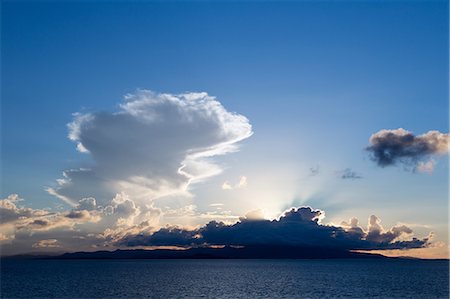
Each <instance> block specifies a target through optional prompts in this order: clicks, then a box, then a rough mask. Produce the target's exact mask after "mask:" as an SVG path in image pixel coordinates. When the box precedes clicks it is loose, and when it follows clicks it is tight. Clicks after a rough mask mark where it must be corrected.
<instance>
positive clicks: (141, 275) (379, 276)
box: [0, 259, 449, 299]
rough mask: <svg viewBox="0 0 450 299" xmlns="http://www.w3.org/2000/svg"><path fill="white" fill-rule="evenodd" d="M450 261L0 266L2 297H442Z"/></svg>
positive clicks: (5, 262)
mask: <svg viewBox="0 0 450 299" xmlns="http://www.w3.org/2000/svg"><path fill="white" fill-rule="evenodd" d="M448 267H449V263H448V261H424V260H390V259H389V260H388V259H386V260H2V261H1V280H0V283H1V297H2V298H420V299H427V298H428V299H431V298H448V297H449V296H448V292H449V268H448Z"/></svg>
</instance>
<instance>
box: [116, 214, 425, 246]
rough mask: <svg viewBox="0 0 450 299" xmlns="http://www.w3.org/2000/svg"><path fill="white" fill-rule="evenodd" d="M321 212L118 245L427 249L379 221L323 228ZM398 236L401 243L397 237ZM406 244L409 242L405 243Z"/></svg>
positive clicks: (215, 225)
mask: <svg viewBox="0 0 450 299" xmlns="http://www.w3.org/2000/svg"><path fill="white" fill-rule="evenodd" d="M323 217H324V212H323V211H320V210H313V209H311V208H310V207H300V208H293V209H291V210H289V211H287V212H285V213H284V214H283V215H282V216H281V217H280V219H279V220H265V219H245V218H243V219H241V220H240V221H239V222H237V223H235V224H232V225H228V224H225V223H223V222H217V221H211V222H209V223H208V224H206V225H205V226H203V227H200V228H199V229H196V230H185V229H181V228H162V229H160V230H159V231H157V232H155V233H153V234H149V235H145V234H138V235H127V236H125V237H124V238H122V239H121V240H119V241H118V244H117V245H119V246H183V247H190V246H201V245H229V246H254V245H258V246H279V245H280V246H297V247H321V248H335V249H340V250H374V249H408V248H421V247H426V246H427V245H428V241H429V240H428V238H424V239H417V238H411V233H412V231H411V229H409V228H408V227H406V226H396V227H393V228H391V229H390V230H387V231H385V230H384V229H383V228H382V227H381V224H380V220H379V219H378V218H377V217H375V216H372V217H371V218H370V222H369V227H368V230H367V231H365V230H364V229H362V228H361V227H359V226H358V222H357V220H356V219H352V221H351V223H350V224H347V223H343V225H342V226H333V225H323V224H321V223H320V219H321V218H323ZM400 237H401V238H400ZM407 239H409V240H407Z"/></svg>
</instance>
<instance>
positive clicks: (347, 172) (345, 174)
mask: <svg viewBox="0 0 450 299" xmlns="http://www.w3.org/2000/svg"><path fill="white" fill-rule="evenodd" d="M336 174H337V176H338V177H339V178H341V179H343V180H348V179H350V180H356V179H362V178H363V176H362V175H361V174H359V173H357V172H355V171H353V170H352V169H351V168H346V169H344V170H340V171H337V172H336Z"/></svg>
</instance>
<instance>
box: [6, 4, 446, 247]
mask: <svg viewBox="0 0 450 299" xmlns="http://www.w3.org/2000/svg"><path fill="white" fill-rule="evenodd" d="M448 23H449V19H448V3H447V2H446V1H377V2H375V1H367V2H366V1H335V2H328V1H319V2H312V1H298V2H295V1H288V2H281V3H280V2H250V1H249V2H245V1H244V2H215V1H212V2H203V1H192V2H190V1H186V2H162V1H161V2H160V1H154V2H120V1H114V2H102V1H96V2H64V3H58V2H41V1H35V2H22V1H20V2H18V1H17V2H16V1H3V2H2V20H1V31H2V33H1V42H2V48H1V51H2V58H1V60H2V69H1V71H2V73H1V80H2V84H1V85H2V90H1V119H2V120H1V129H2V134H1V135H2V140H1V146H2V153H1V154H2V166H1V168H2V169H1V170H2V179H1V198H7V197H8V196H9V195H10V194H18V195H19V196H20V198H23V199H24V200H23V201H15V202H16V205H17V206H25V207H27V208H30V209H34V210H39V211H41V210H42V211H50V212H51V213H64V211H68V210H70V209H71V208H72V207H71V206H70V205H68V204H67V201H64V200H61V199H60V198H61V197H62V196H61V194H64V195H63V196H66V195H67V194H74V193H71V192H76V190H75V191H73V190H65V189H64V188H65V187H61V186H58V182H57V179H61V178H62V177H63V175H62V173H63V171H65V170H68V169H79V168H83V169H84V168H89V167H92V165H96V163H97V164H101V163H103V162H99V161H98V160H97V161H95V159H92V157H91V156H90V155H89V153H83V152H80V151H77V148H76V147H77V144H76V142H73V141H74V140H70V139H69V138H68V132H69V129H70V128H68V126H67V125H68V124H69V123H73V122H74V120H76V119H77V117H79V116H80V115H89V114H91V115H97V116H98V117H99V118H100V116H101V115H110V116H111V117H112V115H114V112H117V111H121V109H123V105H125V104H124V103H130V102H126V101H125V102H124V100H123V98H124V97H125V96H126V95H128V96H129V97H132V98H133V99H134V98H136V99H137V100H136V101H142V99H144V100H145V99H147V97H152V96H154V97H155V98H158V97H159V96H158V94H159V93H166V94H170V95H180V94H191V93H193V92H206V93H207V94H208V95H209V96H211V97H215V99H216V100H217V101H218V102H220V104H221V105H222V106H223V107H224V109H225V112H227V113H228V112H235V113H237V114H239V115H242V116H245V118H246V119H248V123H249V124H250V125H251V131H252V132H253V134H252V135H251V136H250V133H249V131H248V130H247V131H246V130H245V128H241V127H239V128H238V129H236V130H238V131H237V132H233V134H234V135H233V134H231V133H230V134H231V135H226V134H225V135H226V136H225V137H224V139H223V140H222V139H220V140H219V141H217V143H219V142H222V141H225V142H227V141H229V140H231V139H233V138H235V137H236V138H238V139H241V140H240V141H239V142H236V144H235V145H236V146H238V149H234V150H233V151H231V150H228V149H227V148H220V149H219V151H221V155H217V156H214V157H212V158H211V160H213V162H214V165H215V166H213V165H209V164H207V163H205V164H204V165H197V164H196V165H195V166H193V167H194V168H195V171H197V172H198V173H200V175H199V176H201V175H204V176H205V177H204V178H202V179H198V180H197V181H194V182H192V183H190V184H188V189H187V190H184V191H188V192H186V193H185V194H182V193H183V192H181V193H176V194H171V195H169V196H160V195H155V196H154V198H152V199H151V200H149V201H148V202H147V203H145V204H148V205H151V208H152V209H159V212H158V213H160V214H159V218H158V219H159V220H155V221H153V222H152V227H157V226H161V225H166V224H170V225H180V226H183V227H190V228H192V227H195V226H198V225H202V224H205V223H206V222H207V221H209V220H212V219H218V220H226V221H230V222H232V221H233V219H234V221H236V220H238V217H240V216H243V215H245V214H246V213H248V212H249V211H255V210H260V211H259V212H261V213H262V214H263V215H264V216H265V217H266V218H270V219H274V218H276V217H278V216H279V215H280V214H281V213H282V212H283V211H285V210H286V209H289V208H290V207H294V206H295V207H299V206H310V207H312V208H314V209H320V210H323V211H325V213H326V218H324V219H323V220H322V223H333V224H335V225H339V224H340V223H341V221H348V220H349V219H350V218H352V217H356V218H358V219H359V221H360V222H359V223H360V225H361V226H363V227H366V225H367V219H368V218H369V216H370V215H372V214H374V215H377V216H378V217H379V218H381V221H382V224H383V226H384V227H385V228H389V227H393V226H395V225H399V224H402V225H406V226H408V227H410V228H411V229H412V230H413V231H414V232H415V235H416V236H418V237H420V238H424V237H426V236H427V235H428V234H429V233H430V232H433V233H434V239H435V242H437V244H440V245H439V246H440V247H439V248H438V249H436V248H433V249H431V250H434V251H433V253H435V254H436V256H443V255H444V254H445V253H442V252H444V251H445V248H446V247H447V246H448V245H447V243H448V242H447V235H448V224H447V222H448V217H447V212H448V202H447V200H448V157H447V156H446V155H437V156H433V157H432V159H433V160H432V161H434V162H433V163H435V164H434V167H433V170H432V171H431V170H430V169H425V171H419V170H418V169H410V167H409V166H410V165H407V166H403V165H402V163H397V164H396V165H390V166H387V167H380V166H379V165H377V163H375V162H374V161H373V160H372V159H371V157H370V155H369V153H368V151H367V150H366V147H367V146H369V145H370V144H369V138H370V137H371V136H372V134H375V133H377V132H379V131H381V130H384V129H386V130H395V129H399V128H404V129H405V130H408V131H411V132H413V133H414V134H415V135H416V136H418V135H421V134H425V133H427V132H429V131H432V130H436V131H439V132H442V133H444V134H446V133H447V132H448V126H449V122H448V112H449V109H448V92H449V91H448V79H449V76H448V60H449V56H448V51H449V47H448V43H449V37H448V36H449V29H448ZM142 90H151V91H153V92H154V93H152V95H149V94H150V93H148V94H145V92H144V95H140V92H141V93H142ZM158 99H159V98H158ZM131 103H132V102H131ZM141 104H142V103H141ZM120 105H122V106H120ZM121 107H122V108H121ZM130 109H134V108H130ZM167 111H168V112H167ZM170 111H172V110H171V109H167V110H164V113H166V112H167V113H168V114H169V113H170ZM177 111H178V110H177ZM99 112H101V113H99ZM134 112H135V110H133V113H134ZM74 113H78V114H74ZM102 113H103V114H102ZM164 115H166V114H164ZM106 122H107V121H105V123H106ZM207 124H209V122H208V123H207ZM125 125H126V124H125ZM105 126H106V125H105ZM237 126H239V124H238V125H237ZM161 127H162V129H161V131H158V132H160V133H161V134H171V133H170V132H172V133H173V132H175V131H170V130H171V129H173V128H172V127H171V126H170V125H167V128H166V127H164V126H161ZM233 128H234V129H235V128H236V126H233ZM101 129H105V127H102V128H101ZM166 129H167V131H165V130H166ZM99 130H100V129H99ZM197 130H198V128H192V132H195V134H193V135H192V137H195V138H196V137H197V136H198V135H199V134H200V135H201V134H202V131H197ZM115 132H116V133H117V134H120V133H124V132H126V133H125V134H129V135H131V136H133V134H135V137H136V138H138V139H139V138H140V137H141V136H139V135H138V134H140V131H139V132H138V131H133V130H128V131H127V130H125V129H124V131H120V130H119V131H117V128H115V127H114V128H111V130H110V132H109V133H108V134H114V133H115ZM189 132H191V131H188V133H187V134H186V135H183V136H182V137H180V138H184V139H186V144H191V143H189V142H192V144H193V146H194V147H195V146H197V145H196V144H195V142H197V141H195V140H196V139H195V138H193V140H189V137H190V136H189ZM214 132H215V131H213V132H212V133H211V132H206V133H205V134H207V133H210V134H213V133H214ZM227 132H228V131H227ZM221 133H223V132H221ZM155 134H156V133H155ZM174 134H176V133H174ZM82 137H83V136H81V137H80V138H82ZM144 137H145V136H144ZM83 138H84V137H83ZM86 138H87V137H86ZM227 138H228V139H227ZM74 139H76V138H74ZM94 139H95V136H94ZM83 140H84V139H83ZM86 140H87V139H86ZM129 140H130V139H127V141H129ZM75 141H80V140H79V139H78V140H75ZM120 141H121V140H120V139H118V140H114V142H115V143H114V145H116V143H117V144H119V143H120ZM149 142H150V143H151V146H152V148H153V147H158V146H159V145H158V144H159V143H158V141H157V140H151V141H149ZM198 142H203V140H199V141H198ZM138 144H139V141H138ZM168 144H170V143H168ZM122 145H123V147H120V146H118V147H115V152H114V155H112V156H114V157H117V152H119V154H120V150H123V154H124V155H128V154H129V153H130V152H129V151H128V149H129V147H132V146H133V144H130V143H127V144H125V145H124V144H122ZM144 145H145V146H147V143H145V144H144ZM201 145H202V146H204V145H203V143H201ZM149 146H150V145H149ZM199 146H200V145H199ZM161 147H163V145H161ZM103 150H104V149H102V151H103ZM186 150H189V148H187V149H186ZM99 152H101V151H100V150H99ZM159 152H162V153H165V149H164V148H161V149H159V151H157V153H159ZM102 153H103V152H102ZM133 153H134V152H133ZM105 155H106V154H105ZM155 155H156V156H152V158H154V159H160V157H159V156H157V154H155ZM139 157H140V156H139ZM164 157H165V155H162V154H161V159H164ZM135 162H136V161H133V163H135ZM179 162H180V163H181V162H182V161H179ZM116 164H117V163H116ZM137 164H138V162H136V165H137ZM152 165H153V164H152ZM116 166H117V167H124V165H116ZM98 167H99V168H101V167H103V166H98ZM130 167H131V166H130ZM155 167H156V166H155ZM408 167H409V168H408ZM105 169H106V170H105ZM205 169H207V170H205ZM101 170H102V171H105V172H106V171H110V170H109V168H105V167H103V168H101ZM127 171H128V172H129V173H130V175H132V171H133V169H127ZM345 174H347V175H345ZM120 179H121V180H122V179H123V178H120ZM164 179H166V176H164ZM178 179H179V178H177V180H178ZM177 182H178V181H177ZM136 184H137V183H136ZM146 184H147V183H146ZM148 184H150V183H148ZM148 184H147V186H148ZM127 186H128V185H127ZM180 186H181V185H180ZM180 186H178V187H180ZM178 187H177V188H178ZM48 188H50V190H53V191H55V190H59V189H58V188H62V189H61V190H62V191H56V193H58V192H59V198H58V196H55V194H54V193H55V192H53V193H52V192H49V191H48V190H49V189H48ZM89 188H91V187H89ZM124 188H125V187H124ZM127 188H130V189H133V190H136V188H137V187H136V186H134V185H133V187H129V186H128V187H127ZM167 188H168V189H170V188H172V187H167ZM180 188H181V189H182V187H180ZM180 188H178V189H180ZM178 189H177V190H178ZM113 191H114V192H116V191H121V190H119V189H117V188H116V189H113ZM113 191H111V192H112V193H114V192H113ZM153 191H154V190H153ZM64 192H65V193H64ZM96 192H97V190H96V191H92V194H83V196H80V197H79V198H72V199H73V200H75V201H78V200H80V199H81V198H83V197H89V196H94V193H95V194H97V193H98V194H103V193H101V192H103V191H101V192H100V191H98V192H97V193H96ZM108 192H109V191H108ZM108 192H105V194H109V193H108ZM158 192H159V191H158ZM161 192H162V191H161ZM155 193H157V192H156V191H155ZM188 193H189V194H188ZM152 194H153V193H152ZM57 195H58V194H57ZM128 195H130V194H128ZM152 196H153V195H152ZM94 197H96V196H94ZM132 197H133V196H132V195H130V198H132ZM96 200H97V203H98V202H100V201H101V200H100V199H99V198H97V197H96ZM105 200H106V199H105ZM137 201H141V199H139V200H137ZM124 202H126V199H120V200H116V202H115V204H116V205H118V204H120V203H124ZM140 204H141V205H145V204H144V203H142V201H141V202H140ZM103 205H107V203H106V202H103ZM137 205H138V204H137ZM149 209H150V208H149ZM140 211H141V212H142V211H143V208H141V209H140ZM146 211H147V210H146ZM147 212H148V213H150V212H151V213H156V212H154V211H153V210H151V211H150V210H149V211H147ZM259 212H258V213H259ZM132 213H134V214H133V217H134V218H133V219H134V220H133V221H134V222H133V221H131V222H129V224H130V225H129V226H130V227H131V226H133V225H138V223H137V222H136V221H137V219H139V220H140V221H141V220H143V218H142V217H144V216H143V215H137V214H136V213H137V212H136V213H135V211H133V212H132ZM38 214H39V213H38ZM91 214H92V213H91ZM36 215H37V214H36ZM146 215H150V214H146ZM164 215H165V217H164ZM84 216H86V215H84ZM84 216H83V217H84ZM94 216H95V217H97V216H98V215H90V217H91V218H89V217H87V218H89V219H91V220H92V218H95V217H94ZM141 216H142V217H141ZM36 217H37V216H36ZM77 217H78V216H77ZM77 217H73V218H77ZM83 217H81V216H80V217H79V218H83ZM127 217H128V216H127ZM87 218H86V219H87ZM83 219H84V218H83ZM119 219H125V220H123V221H122V222H123V223H125V222H127V221H128V220H127V219H128V218H127V219H126V217H125V216H124V217H119ZM33 221H34V220H33ZM58 221H59V220H58ZM102 221H103V220H100V222H99V220H98V219H97V220H95V221H91V222H90V224H88V225H86V227H84V226H80V225H84V224H80V223H75V224H74V223H71V224H67V223H65V222H64V223H65V224H64V225H65V227H70V229H72V230H78V231H79V230H86V231H89V229H91V228H92V227H95V226H96V223H102V225H104V227H103V226H102V229H105V228H106V227H108V225H109V224H111V223H113V220H110V222H111V223H110V222H108V223H103V222H102ZM114 221H115V220H114ZM106 222H107V221H106ZM117 223H118V222H114V228H116V226H117V227H119V226H120V229H124V228H123V227H124V224H123V223H122V224H121V225H118V224H117ZM127 223H128V222H127ZM111 225H113V224H111ZM10 229H11V228H8V231H9V230H10ZM95 230H96V228H94V231H95ZM5 231H6V229H5ZM96 233H101V232H96ZM41 234H42V235H40V238H41V240H39V239H33V241H32V242H31V241H30V242H31V243H29V244H28V243H27V241H26V238H25V237H22V241H21V242H22V243H20V244H19V243H18V245H14V244H15V243H14V242H15V241H14V240H13V241H11V240H7V241H8V242H9V243H8V245H5V247H4V248H5V250H10V251H11V252H13V251H14V250H17V251H22V252H27V251H31V250H33V248H34V249H37V248H41V249H55V250H56V249H57V250H65V249H66V247H65V246H64V245H55V244H64V242H63V241H61V240H59V239H58V236H60V235H61V234H62V230H61V229H60V227H56V226H55V228H54V229H53V228H52V229H49V230H45V233H44V232H42V231H41ZM18 235H20V234H19V233H17V234H16V237H17V236H18ZM24 235H25V233H24ZM37 235H39V234H37ZM5 239H8V238H6V237H5ZM54 240H56V241H54ZM41 241H42V242H41ZM11 242H12V243H11ZM39 242H41V243H39ZM441 242H442V243H441ZM27 244H28V245H27ZM52 244H53V245H55V246H52ZM41 245H42V246H41ZM8 246H9V247H8ZM14 246H16V247H14ZM27 246H29V248H28V249H27ZM436 246H438V245H436ZM8 248H9V249H8ZM67 249H70V250H73V249H76V248H74V247H67ZM420 250H422V249H420ZM430 252H431V251H430ZM436 252H438V253H436ZM420 254H422V251H421V253H420ZM423 255H424V256H426V254H423Z"/></svg>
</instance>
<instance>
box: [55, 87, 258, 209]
mask: <svg viewBox="0 0 450 299" xmlns="http://www.w3.org/2000/svg"><path fill="white" fill-rule="evenodd" d="M68 126H69V138H70V139H71V140H72V141H74V142H76V143H77V149H78V150H79V151H80V152H83V153H87V154H89V155H91V157H92V158H93V160H94V162H95V164H94V165H92V167H90V168H88V169H86V168H79V169H72V170H67V171H65V172H64V178H63V179H60V180H58V185H57V186H56V187H54V188H49V189H48V191H49V192H50V193H51V194H53V195H56V196H58V197H59V198H61V199H63V200H64V201H65V202H66V203H69V204H71V205H72V206H75V205H77V204H78V201H79V200H80V199H81V198H85V197H94V198H95V199H96V200H97V202H98V203H100V204H107V203H108V201H109V200H110V199H111V198H113V197H114V196H115V194H117V193H121V192H125V193H126V194H128V195H129V196H130V197H132V198H133V199H134V200H135V201H137V202H139V203H142V202H147V203H148V202H149V201H151V200H153V199H155V198H157V197H161V196H165V195H171V194H175V193H179V194H181V193H186V192H187V188H188V186H189V184H190V183H192V182H194V181H199V180H202V179H204V178H206V177H209V176H212V175H215V174H217V173H219V172H220V168H219V167H218V166H217V165H215V164H214V163H213V162H212V161H211V157H213V156H217V155H223V154H226V153H229V152H232V151H235V150H236V148H237V147H236V143H237V142H239V141H241V140H243V139H246V138H248V137H249V136H251V135H252V127H251V125H250V123H249V121H248V119H247V118H246V117H244V116H242V115H239V114H236V113H232V112H229V111H227V110H226V109H225V108H224V107H223V106H222V104H221V103H220V102H219V101H217V100H216V99H215V98H214V97H212V96H209V95H208V94H207V93H184V94H179V95H173V94H157V93H154V92H151V91H147V90H138V91H137V92H136V93H134V94H128V95H126V96H125V100H124V102H123V103H122V104H121V105H120V106H119V110H118V111H116V112H112V113H110V112H97V113H86V114H81V113H78V114H75V118H74V120H73V122H72V123H70V124H69V125H68Z"/></svg>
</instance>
